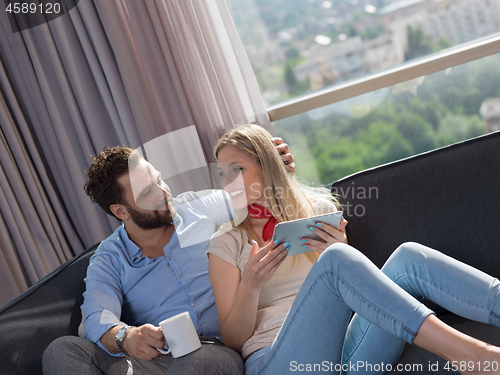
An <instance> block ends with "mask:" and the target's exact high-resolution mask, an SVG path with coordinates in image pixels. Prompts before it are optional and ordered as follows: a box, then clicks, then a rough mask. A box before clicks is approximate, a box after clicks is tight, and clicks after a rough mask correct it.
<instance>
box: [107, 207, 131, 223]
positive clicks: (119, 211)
mask: <svg viewBox="0 0 500 375" xmlns="http://www.w3.org/2000/svg"><path fill="white" fill-rule="evenodd" d="M109 209H110V210H111V212H112V213H113V215H115V216H116V218H117V219H118V220H121V221H126V220H128V219H129V218H130V214H129V213H128V211H127V208H126V207H125V206H124V205H123V204H112V205H111V206H109Z"/></svg>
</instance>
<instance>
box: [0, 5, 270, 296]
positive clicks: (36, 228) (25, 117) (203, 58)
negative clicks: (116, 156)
mask: <svg viewBox="0 0 500 375" xmlns="http://www.w3.org/2000/svg"><path fill="white" fill-rule="evenodd" d="M8 22H9V21H8V19H7V16H6V14H5V12H0V34H1V35H0V62H1V63H2V64H1V65H0V77H1V81H0V85H1V86H0V94H1V95H2V96H1V102H0V110H1V113H0V116H1V117H0V127H1V128H0V130H1V131H2V134H1V138H0V145H1V147H2V148H1V150H0V166H1V169H0V173H1V175H0V178H1V181H0V188H1V191H0V208H1V217H0V219H1V220H0V235H1V238H0V250H1V257H2V258H3V259H2V260H5V261H4V262H2V265H0V274H1V275H2V276H0V277H1V278H2V279H1V280H0V281H2V282H3V288H2V295H0V304H1V303H3V302H6V300H7V299H9V298H11V297H13V296H14V295H15V294H17V293H19V292H20V291H22V290H23V289H25V288H26V287H27V286H29V285H31V284H32V283H34V282H35V281H36V280H38V279H39V278H40V277H42V276H44V275H45V274H47V273H48V272H50V271H51V270H53V269H54V268H55V267H56V266H57V265H59V264H61V263H63V262H64V261H66V260H67V259H69V258H70V257H71V256H73V254H77V253H79V252H81V251H82V250H83V249H84V248H85V247H88V246H90V245H92V244H93V243H95V242H98V241H100V240H102V239H103V238H105V237H106V236H107V235H109V234H110V233H111V232H112V230H114V228H115V227H116V226H117V225H118V222H117V221H116V220H114V219H113V218H111V217H109V216H107V215H106V214H104V213H103V212H102V211H101V209H100V208H99V207H98V206H96V205H94V204H92V203H91V202H90V200H89V199H88V197H86V196H85V194H84V191H83V185H84V183H85V175H84V173H83V171H84V170H85V169H87V168H88V165H89V163H90V157H89V155H90V154H94V153H96V152H98V151H99V150H101V149H102V148H103V147H104V146H106V145H117V144H126V145H131V146H133V147H139V146H142V145H143V144H146V143H148V142H150V141H152V140H155V139H157V138H158V137H162V136H164V135H166V134H170V133H171V132H174V131H176V130H180V129H186V128H188V127H190V129H192V126H194V129H195V130H196V131H195V133H196V134H197V136H198V137H199V140H200V144H201V146H200V147H201V149H202V154H203V155H204V157H205V159H206V161H207V162H209V161H210V160H212V159H211V158H212V156H211V154H212V152H211V150H212V147H213V144H214V142H215V141H216V139H217V138H218V136H219V135H220V133H221V132H222V131H223V129H224V128H228V127H231V126H232V125H233V124H235V123H238V122H242V121H259V122H261V123H262V124H264V125H267V126H269V120H268V118H267V115H266V112H265V108H264V106H263V104H262V101H261V98H260V93H259V90H258V87H257V84H256V81H255V77H254V75H253V72H252V70H251V67H250V64H249V62H248V60H247V58H246V55H245V53H244V50H243V47H242V45H241V42H240V40H239V38H238V36H237V32H236V29H235V27H234V24H233V23H232V20H231V17H230V15H229V13H228V10H227V8H226V5H225V3H224V1H222V0H146V1H137V0H95V1H91V0H80V1H79V2H78V5H77V6H76V7H75V8H73V9H72V10H71V11H70V12H69V14H66V15H64V16H61V17H59V18H57V19H55V20H53V21H51V22H49V23H48V24H44V25H40V26H37V27H35V28H33V29H29V30H25V31H22V32H21V33H16V34H13V33H12V31H11V29H10V25H9V24H8ZM184 133H185V132H184ZM189 133H190V134H191V133H192V132H191V130H190V131H189ZM188 146H189V145H186V147H188ZM173 159H174V160H172V163H178V162H179V160H175V159H176V158H175V155H174V158H173ZM189 187H190V186H185V187H184V186H182V183H181V184H180V185H179V186H178V189H181V190H182V189H183V188H189ZM20 244H21V245H20ZM11 286H12V287H11Z"/></svg>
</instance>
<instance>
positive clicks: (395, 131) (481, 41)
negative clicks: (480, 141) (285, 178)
mask: <svg viewBox="0 0 500 375" xmlns="http://www.w3.org/2000/svg"><path fill="white" fill-rule="evenodd" d="M226 2H227V4H228V7H229V9H230V11H231V12H232V15H233V17H234V20H235V23H236V25H237V27H238V30H239V33H240V36H241V38H242V40H243V43H244V45H245V48H246V50H247V53H248V56H249V58H250V61H251V63H252V66H253V68H254V71H255V73H256V76H257V80H258V82H259V85H260V88H261V92H262V94H263V97H264V100H265V101H266V103H267V104H268V114H269V116H270V118H271V120H272V121H273V125H274V129H275V130H276V132H277V134H278V135H280V136H282V137H283V138H284V139H285V140H286V141H287V142H288V143H290V144H291V146H292V147H293V149H292V150H293V153H294V155H295V156H296V158H297V160H298V162H297V171H296V174H297V175H298V176H299V177H302V178H303V179H305V180H307V181H312V182H317V183H320V184H328V183H331V182H332V181H334V180H336V179H339V178H341V177H344V176H346V175H348V174H351V173H354V172H357V171H359V170H363V169H366V168H370V167H374V166H377V165H380V164H383V163H387V162H391V161H393V160H397V159H400V158H404V157H408V156H411V155H414V154H416V153H420V152H425V151H429V150H432V149H434V148H436V147H440V146H445V145H447V144H450V143H454V142H458V141H461V140H464V139H468V138H471V137H474V136H477V135H481V134H485V133H487V132H491V131H496V130H499V129H500V91H499V90H500V73H499V72H497V71H498V68H497V67H498V64H499V63H500V61H499V60H500V55H499V54H500V34H499V33H498V32H499V31H500V17H499V14H500V2H497V1H495V2H493V1H490V0H329V1H318V0H273V1H267V0H245V1H243V0H226Z"/></svg>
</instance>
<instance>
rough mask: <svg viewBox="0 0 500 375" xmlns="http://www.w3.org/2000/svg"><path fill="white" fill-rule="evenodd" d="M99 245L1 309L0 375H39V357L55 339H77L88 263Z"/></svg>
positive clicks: (40, 364)
mask: <svg viewBox="0 0 500 375" xmlns="http://www.w3.org/2000/svg"><path fill="white" fill-rule="evenodd" d="M97 246H98V244H96V245H94V246H92V247H90V248H88V249H87V250H85V251H84V252H83V253H82V254H80V255H78V256H77V257H75V258H73V259H71V260H70V261H68V262H66V263H65V264H63V265H62V266H60V267H59V268H57V269H56V270H54V271H53V272H52V273H50V274H49V275H47V276H46V277H44V278H43V279H42V280H40V281H39V282H37V283H36V284H35V285H33V286H31V287H30V288H29V289H28V290H26V291H25V292H23V293H22V294H20V295H19V296H17V297H16V298H14V299H13V300H11V301H10V302H8V303H6V304H5V305H3V306H2V307H0V363H1V364H2V365H1V366H0V374H26V375H28V374H29V375H34V374H42V362H41V360H42V354H43V352H44V351H45V348H46V347H47V346H48V345H49V344H50V343H51V342H52V341H53V340H54V339H56V338H57V337H60V336H64V335H77V334H78V326H79V324H80V321H81V312H80V306H81V304H82V302H83V292H84V290H85V283H84V281H83V279H84V278H85V275H86V272H87V266H88V264H89V259H90V257H91V256H92V254H93V253H94V251H95V250H96V248H97Z"/></svg>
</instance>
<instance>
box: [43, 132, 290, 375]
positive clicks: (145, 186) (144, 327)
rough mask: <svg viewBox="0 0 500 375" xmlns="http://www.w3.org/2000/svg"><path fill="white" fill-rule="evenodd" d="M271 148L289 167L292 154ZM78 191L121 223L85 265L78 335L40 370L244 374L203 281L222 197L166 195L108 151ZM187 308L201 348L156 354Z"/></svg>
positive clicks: (52, 352) (118, 150) (143, 168)
mask: <svg viewBox="0 0 500 375" xmlns="http://www.w3.org/2000/svg"><path fill="white" fill-rule="evenodd" d="M274 142H275V144H276V146H277V149H278V151H280V153H281V154H282V157H283V159H284V162H285V164H287V168H288V170H289V171H291V172H292V173H293V170H294V168H295V166H294V164H293V156H292V155H291V154H290V153H289V150H288V146H287V145H286V144H284V143H282V141H281V139H279V138H275V139H274ZM86 173H87V176H88V178H89V180H88V182H87V183H86V184H85V192H86V193H87V195H89V197H90V198H91V200H92V201H94V202H96V203H98V204H99V205H100V206H101V207H102V208H103V209H104V211H106V212H107V213H108V214H109V215H112V216H115V217H116V218H117V219H119V220H120V221H122V225H121V226H120V227H118V228H117V229H116V230H115V232H114V233H113V234H112V235H111V236H109V237H108V238H107V239H105V240H104V241H102V242H101V244H100V245H99V247H98V249H97V250H96V252H95V254H94V255H93V256H92V258H91V259H90V263H89V267H88V269H87V277H86V279H85V282H86V291H85V293H84V303H83V305H82V307H81V309H82V324H81V326H80V330H79V331H80V332H79V334H80V336H81V337H73V336H65V337H60V338H58V339H56V340H54V342H52V344H51V345H50V346H49V347H48V348H47V350H46V351H45V353H44V356H43V372H44V374H45V375H47V374H66V373H71V374H73V373H76V374H79V375H81V374H103V373H104V374H143V373H144V374H165V373H167V374H183V375H184V374H243V372H244V367H243V362H242V360H241V357H240V356H239V354H238V353H236V352H235V351H233V350H231V349H229V348H226V347H225V346H224V345H223V344H222V343H221V342H220V341H219V339H218V337H220V333H219V326H218V320H217V311H216V308H215V302H214V297H213V292H212V288H211V285H210V279H209V276H208V261H207V257H206V254H205V253H206V250H207V247H208V242H209V239H210V237H211V235H212V234H214V233H215V232H216V230H217V228H218V227H219V226H220V225H221V224H223V223H225V222H227V221H229V219H230V212H229V211H228V206H227V204H226V197H225V195H224V194H225V193H224V192H223V191H216V192H214V193H212V194H208V195H204V196H200V195H197V194H196V193H192V192H191V193H183V194H181V195H179V196H178V197H177V198H174V199H173V198H172V196H171V194H170V190H169V188H168V186H167V185H166V184H165V183H164V182H163V180H162V178H161V175H160V173H159V172H158V171H157V170H156V169H155V168H154V167H153V166H152V165H151V164H150V163H148V162H147V161H146V160H145V159H143V158H142V157H141V156H139V154H138V153H137V151H135V150H134V149H132V148H129V147H122V146H118V147H106V148H105V149H104V150H103V151H102V152H100V153H99V154H97V155H96V156H95V157H93V163H92V164H91V166H90V167H89V170H88V171H87V172H86ZM184 311H188V312H189V314H190V316H191V318H192V320H193V323H194V325H195V328H196V330H197V332H198V334H199V335H200V339H201V342H202V347H201V348H200V349H198V350H196V351H194V352H192V353H190V354H188V355H185V356H183V357H179V358H177V359H175V360H174V358H173V357H172V356H171V355H170V354H169V355H162V354H161V353H160V352H159V351H158V350H157V348H163V346H164V341H163V333H162V332H161V330H160V327H159V326H158V325H159V322H161V321H162V320H164V319H167V318H169V317H172V316H174V315H176V314H178V313H181V312H184Z"/></svg>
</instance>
